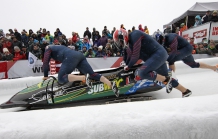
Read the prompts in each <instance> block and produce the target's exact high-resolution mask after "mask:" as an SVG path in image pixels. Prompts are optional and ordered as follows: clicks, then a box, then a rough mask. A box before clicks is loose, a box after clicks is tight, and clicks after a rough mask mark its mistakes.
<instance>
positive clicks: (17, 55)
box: [13, 46, 24, 61]
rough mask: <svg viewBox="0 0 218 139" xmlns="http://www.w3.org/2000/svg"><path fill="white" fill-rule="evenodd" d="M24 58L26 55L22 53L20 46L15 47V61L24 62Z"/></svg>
mask: <svg viewBox="0 0 218 139" xmlns="http://www.w3.org/2000/svg"><path fill="white" fill-rule="evenodd" d="M23 58H24V54H23V53H22V52H21V50H20V48H19V47H18V46H14V58H13V60H14V61H17V60H22V59H23Z"/></svg>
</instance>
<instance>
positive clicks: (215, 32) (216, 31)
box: [210, 22, 218, 41]
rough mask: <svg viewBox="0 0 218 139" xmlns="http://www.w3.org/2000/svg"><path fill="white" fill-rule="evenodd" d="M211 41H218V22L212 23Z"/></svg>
mask: <svg viewBox="0 0 218 139" xmlns="http://www.w3.org/2000/svg"><path fill="white" fill-rule="evenodd" d="M210 40H216V41H218V22H212V23H211V29H210Z"/></svg>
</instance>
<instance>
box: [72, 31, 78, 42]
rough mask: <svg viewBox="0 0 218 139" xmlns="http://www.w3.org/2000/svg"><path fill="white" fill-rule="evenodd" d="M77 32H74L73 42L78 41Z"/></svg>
mask: <svg viewBox="0 0 218 139" xmlns="http://www.w3.org/2000/svg"><path fill="white" fill-rule="evenodd" d="M77 38H78V36H77V33H76V32H72V43H76V42H77Z"/></svg>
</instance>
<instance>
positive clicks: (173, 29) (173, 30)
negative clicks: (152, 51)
mask: <svg viewBox="0 0 218 139" xmlns="http://www.w3.org/2000/svg"><path fill="white" fill-rule="evenodd" d="M172 33H176V25H175V24H172Z"/></svg>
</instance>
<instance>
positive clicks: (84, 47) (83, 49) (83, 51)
mask: <svg viewBox="0 0 218 139" xmlns="http://www.w3.org/2000/svg"><path fill="white" fill-rule="evenodd" d="M81 52H82V53H83V55H85V53H86V52H87V47H86V46H83V48H82V51H81Z"/></svg>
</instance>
